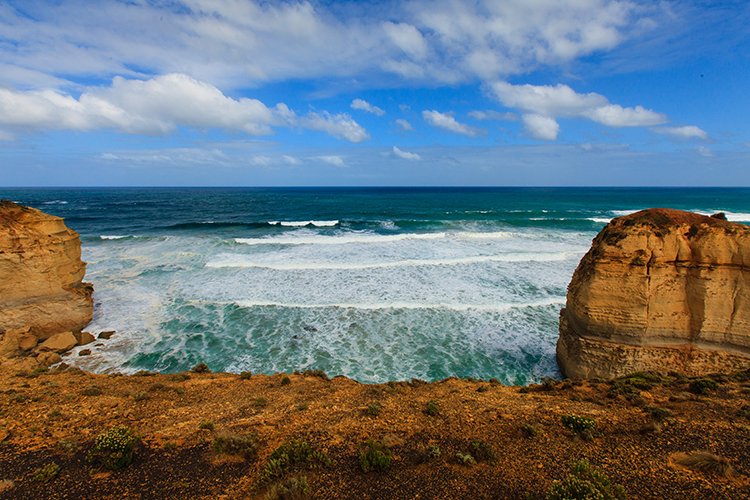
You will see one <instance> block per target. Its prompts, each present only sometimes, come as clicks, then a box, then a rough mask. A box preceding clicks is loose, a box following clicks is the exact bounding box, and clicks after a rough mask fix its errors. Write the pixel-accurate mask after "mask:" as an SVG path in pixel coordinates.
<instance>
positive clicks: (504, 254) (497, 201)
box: [0, 188, 750, 384]
mask: <svg viewBox="0 0 750 500" xmlns="http://www.w3.org/2000/svg"><path fill="white" fill-rule="evenodd" d="M748 195H750V190H747V189H598V188H597V189H573V188H561V189H551V188H544V189H543V188H497V189H490V188H488V189H458V188H455V189H436V188H430V189H411V188H409V189H407V188H404V189H377V188H370V189H343V188H340V189H217V188H210V189H209V188H206V189H135V188H132V189H54V190H50V189H34V190H32V189H0V197H2V198H10V199H13V200H16V201H19V202H22V203H25V204H29V205H31V206H35V207H37V208H40V209H42V210H45V211H47V212H50V213H54V214H56V215H60V216H63V217H65V218H66V221H67V223H68V225H69V226H70V227H72V228H74V229H76V230H77V231H79V232H80V233H81V236H82V242H83V257H84V260H86V261H87V262H88V272H87V278H86V279H87V280H89V281H92V282H93V283H94V287H95V295H94V298H95V303H96V305H95V315H94V321H93V323H92V324H91V325H90V326H89V329H90V330H93V331H97V330H100V329H103V328H114V329H116V330H117V331H118V334H117V335H116V336H115V337H113V338H112V340H110V341H108V342H106V343H104V345H103V346H102V347H94V348H93V353H92V355H91V356H87V357H78V356H76V355H75V353H74V354H73V355H72V356H71V357H70V358H69V359H70V361H71V362H72V363H74V364H77V365H79V366H81V367H83V368H86V369H90V370H94V371H102V372H106V371H112V370H122V371H126V372H132V371H137V370H142V369H147V370H159V371H167V372H171V371H180V370H185V369H188V368H190V367H191V366H193V365H195V364H196V363H197V362H199V361H205V362H206V363H208V364H209V366H210V367H211V368H212V369H214V370H228V371H243V370H250V371H253V372H268V373H270V372H275V371H291V370H303V369H321V370H325V371H326V372H327V373H329V374H330V375H339V374H340V375H347V376H349V377H353V378H355V379H357V380H360V381H363V382H381V381H386V380H398V379H409V378H413V377H417V378H422V379H426V380H437V379H441V378H444V377H448V376H459V377H469V376H471V377H478V378H491V377H496V378H498V379H500V380H501V381H503V382H505V383H509V384H525V383H529V382H533V381H538V380H539V379H540V378H542V377H544V376H556V375H558V373H557V367H556V363H555V357H554V347H555V342H556V340H557V318H558V314H559V310H560V308H561V307H562V305H563V304H564V301H565V290H566V286H567V283H568V282H569V280H570V277H571V275H572V273H573V271H574V269H575V267H576V265H577V263H578V261H579V260H580V258H581V257H582V256H583V254H584V253H585V252H586V250H587V249H588V247H589V245H590V242H591V239H592V238H593V237H594V236H595V235H596V233H597V232H598V231H599V230H600V229H601V228H602V227H603V226H604V224H606V222H607V221H609V220H610V219H611V218H612V217H615V216H617V215H622V214H625V213H630V212H632V211H635V210H638V209H642V208H646V207H650V206H669V207H674V208H682V209H689V210H697V211H701V212H704V213H713V212H715V211H719V210H722V211H725V212H727V215H728V217H729V219H730V220H737V221H743V222H749V221H750V201H749V200H750V197H749V196H748ZM87 348H90V346H87Z"/></svg>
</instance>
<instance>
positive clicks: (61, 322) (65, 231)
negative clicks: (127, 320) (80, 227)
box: [0, 201, 93, 354]
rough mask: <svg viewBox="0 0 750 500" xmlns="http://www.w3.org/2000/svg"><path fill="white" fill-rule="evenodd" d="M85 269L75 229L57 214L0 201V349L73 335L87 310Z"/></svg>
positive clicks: (89, 310) (88, 293)
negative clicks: (58, 336) (0, 346)
mask: <svg viewBox="0 0 750 500" xmlns="http://www.w3.org/2000/svg"><path fill="white" fill-rule="evenodd" d="M85 272H86V264H85V263H84V262H82V261H81V242H80V239H79V238H78V233H76V232H75V231H73V230H71V229H69V228H68V227H67V226H65V223H64V222H63V220H62V219H61V218H60V217H55V216H52V215H49V214H46V213H44V212H41V211H39V210H36V209H33V208H27V207H22V206H20V205H17V204H15V203H12V202H10V201H0V333H3V338H2V344H3V345H5V348H4V349H5V350H6V351H7V350H9V349H10V350H11V351H12V349H11V348H12V347H14V343H15V342H19V343H21V342H25V344H24V347H25V346H30V344H31V343H32V338H33V340H34V342H33V343H34V344H35V345H36V341H41V340H45V339H48V338H50V337H53V336H55V335H56V334H60V333H64V332H71V333H73V334H78V333H79V332H80V331H81V329H82V328H83V327H85V326H86V325H87V324H88V323H89V322H90V321H91V318H92V314H93V302H92V299H91V295H92V292H93V287H92V286H91V284H89V283H84V282H83V281H82V280H83V276H84V274H85ZM30 337H31V338H30ZM33 348H34V347H33V346H32V347H30V348H29V349H33ZM21 350H23V349H21ZM6 354H11V353H6Z"/></svg>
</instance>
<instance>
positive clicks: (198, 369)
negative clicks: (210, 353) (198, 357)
mask: <svg viewBox="0 0 750 500" xmlns="http://www.w3.org/2000/svg"><path fill="white" fill-rule="evenodd" d="M190 371H191V372H193V373H211V369H210V368H209V367H208V365H207V364H206V363H198V364H197V365H195V366H194V367H192V368H191V369H190Z"/></svg>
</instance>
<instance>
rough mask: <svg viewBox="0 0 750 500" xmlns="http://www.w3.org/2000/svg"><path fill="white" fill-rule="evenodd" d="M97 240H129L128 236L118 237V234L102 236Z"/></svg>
mask: <svg viewBox="0 0 750 500" xmlns="http://www.w3.org/2000/svg"><path fill="white" fill-rule="evenodd" d="M99 238H101V239H103V240H121V239H123V238H130V236H129V235H119V234H114V235H108V234H102V235H100V236H99Z"/></svg>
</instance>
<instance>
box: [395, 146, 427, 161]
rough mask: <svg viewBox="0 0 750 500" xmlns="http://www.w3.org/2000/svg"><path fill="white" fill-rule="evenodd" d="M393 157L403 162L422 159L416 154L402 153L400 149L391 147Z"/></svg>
mask: <svg viewBox="0 0 750 500" xmlns="http://www.w3.org/2000/svg"><path fill="white" fill-rule="evenodd" d="M393 155H394V156H396V157H398V158H401V159H403V160H421V159H422V157H421V156H419V155H418V154H417V153H410V152H409V151H404V150H402V149H399V148H398V147H396V146H393Z"/></svg>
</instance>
